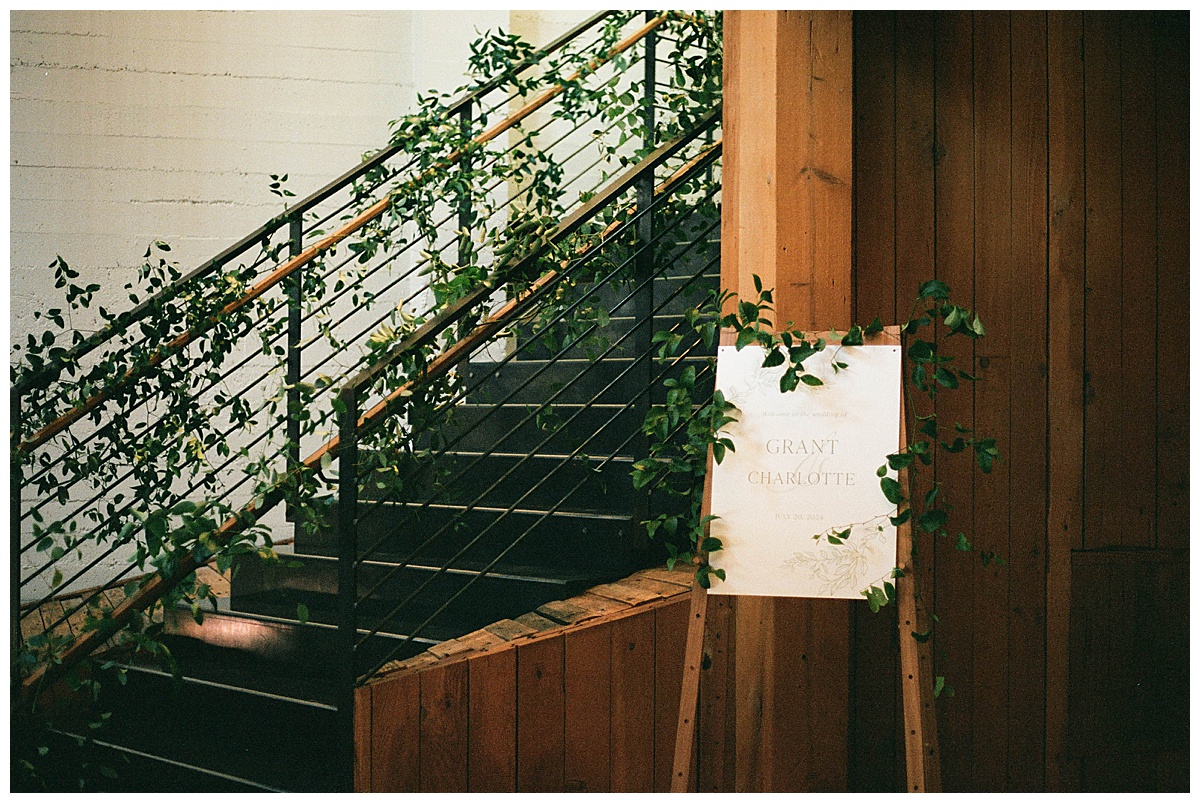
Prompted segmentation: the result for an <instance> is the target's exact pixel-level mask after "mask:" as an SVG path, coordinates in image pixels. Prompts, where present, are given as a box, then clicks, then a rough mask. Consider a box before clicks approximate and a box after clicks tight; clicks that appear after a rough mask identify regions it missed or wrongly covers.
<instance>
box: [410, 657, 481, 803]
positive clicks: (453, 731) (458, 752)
mask: <svg viewBox="0 0 1200 803" xmlns="http://www.w3.org/2000/svg"><path fill="white" fill-rule="evenodd" d="M418 677H419V678H420V687H421V749H420V754H421V791H422V792H462V791H464V790H465V789H466V788H467V712H468V709H469V707H470V701H469V698H468V694H467V664H466V662H464V661H454V662H451V663H446V664H440V665H435V666H432V667H430V668H429V669H425V670H423V671H422V672H420V674H419V675H418Z"/></svg>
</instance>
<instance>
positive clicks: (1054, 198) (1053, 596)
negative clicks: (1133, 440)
mask: <svg viewBox="0 0 1200 803" xmlns="http://www.w3.org/2000/svg"><path fill="white" fill-rule="evenodd" d="M1082 36H1083V18H1082V14H1081V13H1080V12H1077V11H1052V12H1050V13H1049V14H1048V15H1047V59H1046V61H1047V65H1048V73H1047V79H1048V94H1049V96H1050V97H1052V98H1061V99H1062V102H1059V103H1051V104H1049V105H1048V110H1049V117H1048V121H1047V147H1048V162H1049V165H1048V170H1049V205H1050V206H1049V212H1050V214H1049V241H1048V245H1049V248H1048V252H1047V253H1048V259H1049V264H1048V266H1047V267H1048V272H1049V281H1048V288H1047V289H1048V297H1049V303H1048V305H1047V307H1048V310H1049V318H1048V321H1047V338H1046V342H1047V346H1048V349H1049V351H1048V357H1049V377H1048V381H1049V387H1048V393H1049V397H1050V399H1051V400H1052V402H1051V403H1050V404H1049V405H1048V411H1049V417H1050V418H1049V438H1048V452H1049V455H1048V460H1049V471H1048V474H1047V481H1048V491H1047V495H1048V498H1049V510H1048V513H1047V555H1046V571H1047V574H1046V602H1047V611H1046V650H1047V654H1046V770H1045V772H1046V790H1047V791H1051V792H1059V791H1069V788H1070V786H1071V785H1070V784H1068V783H1067V778H1068V774H1073V775H1074V777H1075V778H1076V779H1077V778H1078V767H1077V766H1074V769H1073V770H1071V769H1069V768H1068V763H1067V762H1068V759H1067V757H1066V755H1065V754H1064V748H1065V740H1066V728H1067V671H1068V650H1067V643H1068V631H1069V625H1070V602H1069V601H1070V593H1071V548H1072V546H1076V547H1082V546H1083V415H1084V411H1083V386H1084V356H1083V347H1084V331H1083V323H1084V287H1085V285H1086V283H1087V277H1086V274H1085V270H1084V230H1083V222H1084V174H1083V49H1082V43H1081V42H1082Z"/></svg>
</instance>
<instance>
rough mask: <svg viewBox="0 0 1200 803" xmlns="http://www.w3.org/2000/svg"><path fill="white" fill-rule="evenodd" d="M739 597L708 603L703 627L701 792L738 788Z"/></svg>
mask: <svg viewBox="0 0 1200 803" xmlns="http://www.w3.org/2000/svg"><path fill="white" fill-rule="evenodd" d="M736 599H737V598H736V597H725V596H717V597H711V598H710V599H709V601H708V612H707V615H706V616H705V623H704V659H703V661H702V663H701V670H700V711H699V717H698V722H697V732H698V735H697V741H698V742H699V745H698V746H697V764H698V766H697V769H696V783H697V787H698V791H700V792H732V791H733V790H734V788H735V786H736V779H735V767H736V764H737V762H736V760H735V758H736V757H735V754H734V750H735V748H736V741H735V739H734V732H735V721H736V714H735V705H736V695H735V693H734V685H733V683H734V674H735V671H734V670H735V663H736V656H735V654H734V649H733V645H734V635H735V634H734V628H735V617H734V612H733V608H734V606H735V605H736V604H737V602H736Z"/></svg>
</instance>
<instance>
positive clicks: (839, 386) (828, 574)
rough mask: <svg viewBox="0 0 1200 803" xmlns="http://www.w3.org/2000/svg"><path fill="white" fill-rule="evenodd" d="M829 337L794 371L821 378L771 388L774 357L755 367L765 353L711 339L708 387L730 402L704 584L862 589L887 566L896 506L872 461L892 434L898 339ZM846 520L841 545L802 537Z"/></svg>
mask: <svg viewBox="0 0 1200 803" xmlns="http://www.w3.org/2000/svg"><path fill="white" fill-rule="evenodd" d="M834 349H837V346H835V345H832V344H831V345H830V346H828V347H827V349H826V351H824V352H821V353H819V354H816V355H814V356H812V357H809V358H808V359H807V360H805V362H804V367H805V369H806V370H807V371H808V372H810V373H812V374H814V375H815V376H817V377H819V378H820V379H821V380H822V381H823V382H824V383H825V384H824V385H821V386H818V387H810V386H808V385H804V384H801V385H800V386H799V387H798V388H797V389H796V390H794V391H790V392H788V393H782V392H780V390H779V377H780V375H781V374H782V373H783V371H784V366H782V365H780V366H776V367H774V368H763V367H762V363H763V358H764V351H763V349H762V348H761V347H758V346H748V347H746V348H744V349H742V350H741V351H738V350H736V349H735V348H733V347H732V346H722V347H721V348H720V350H719V351H718V356H717V387H718V388H720V389H721V391H722V392H723V393H724V394H725V397H726V398H727V399H728V400H729V401H730V402H732V403H733V404H735V405H736V406H737V407H738V410H737V411H736V412H731V413H730V415H731V416H733V417H736V418H737V419H738V422H737V423H734V424H729V425H727V426H726V427H725V428H724V429H722V430H721V431H722V433H723V434H727V435H729V437H730V438H731V439H732V440H733V443H734V446H735V449H736V451H732V452H726V453H725V458H724V460H723V461H722V462H721V464H720V465H715V464H714V466H713V483H712V512H713V514H714V515H716V516H719V517H720V518H718V519H716V520H714V521H713V522H712V524H711V525H710V528H711V529H710V535H713V536H716V537H717V538H720V539H721V541H722V543H723V545H724V548H723V549H721V550H718V551H716V552H713V553H712V554H711V555H710V560H711V563H712V565H713V567H714V568H720V569H724V570H725V573H726V580H725V581H724V582H721V581H718V580H714V582H713V586H712V589H711V593H714V594H749V595H766V596H780V597H831V598H842V599H862V598H863V597H862V595H861V594H860V593H859V592H860V591H862V590H863V589H865V588H867V587H869V586H871V585H875V584H878V585H882V583H883V582H884V581H885V580H888V579H890V577H891V572H892V568H893V567H894V566H895V565H896V528H895V527H894V526H893V525H892V524H891V522H889V521H888V516H889V514H894V513H895V506H894V505H892V504H891V503H890V502H888V501H887V499H886V498H885V497H884V495H883V492H882V491H881V490H880V487H879V477H878V476H877V474H876V470H877V469H878V468H879V466H880V465H883V464H884V463H885V462H886V460H887V455H888V454H891V453H892V452H895V451H896V449H897V446H898V444H899V440H900V347H899V346H897V345H883V346H856V347H845V348H842V349H840V351H839V352H838V357H837V359H838V361H839V362H843V363H846V364H847V365H848V366H849V367H848V368H845V369H842V370H841V371H839V372H838V373H837V374H836V375H835V374H834V372H833V367H832V365H831V364H830V362H831V360H830V357H831V356H832V354H833V350H834ZM847 528H848V529H849V530H850V535H849V537H848V538H847V539H846V540H845V542H844V543H841V544H831V543H829V541H828V540H827V539H826V538H824V537H822V538H821V539H820V540H819V541H818V540H814V539H813V536H814V535H817V534H821V533H828V532H831V531H835V532H836V531H840V530H845V529H847Z"/></svg>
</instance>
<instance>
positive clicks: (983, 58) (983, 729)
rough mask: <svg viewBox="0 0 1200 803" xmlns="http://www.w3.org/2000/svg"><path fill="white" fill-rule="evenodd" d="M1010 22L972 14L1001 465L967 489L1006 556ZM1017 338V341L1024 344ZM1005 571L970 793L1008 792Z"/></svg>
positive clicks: (978, 292) (978, 710) (983, 360)
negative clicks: (971, 492)
mask: <svg viewBox="0 0 1200 803" xmlns="http://www.w3.org/2000/svg"><path fill="white" fill-rule="evenodd" d="M1009 30H1010V18H1009V14H1008V13H1006V12H979V13H976V14H975V31H974V35H975V47H974V52H975V120H976V123H975V298H976V304H977V306H978V312H979V314H980V316H981V317H982V318H983V320H984V321H985V323H986V325H987V327H988V336H987V337H986V338H984V339H983V340H982V341H980V343H979V344H977V346H976V357H977V369H978V370H977V371H976V373H978V374H981V375H982V379H981V381H980V382H978V383H977V385H976V397H975V399H976V407H975V432H976V434H977V435H979V434H981V433H987V434H988V435H994V436H995V437H996V438H997V442H998V443H999V445H1000V448H1001V449H1002V450H1003V451H1004V453H1005V454H1006V455H1008V456H1009V458H1006V459H1005V460H1004V461H1002V462H999V463H997V464H996V465H995V466H994V467H993V469H992V472H991V474H990V475H989V476H986V477H983V478H981V479H980V480H978V481H977V482H976V484H975V511H974V513H975V519H974V531H975V539H974V540H975V547H976V549H977V550H983V551H992V552H996V553H999V554H1000V555H1001V556H1002V557H1004V559H1006V560H1007V559H1009V558H1010V557H1011V555H1012V550H1011V543H1010V540H1009V521H1008V516H1009V505H1010V503H1011V501H1012V500H1011V497H1010V495H1009V482H1010V480H1011V461H1010V458H1011V443H1012V440H1011V431H1010V426H1009V424H1010V418H1009V416H1010V408H1009V405H1010V391H1011V387H1012V357H1011V354H1012V342H1013V340H1014V339H1015V338H1016V337H1018V334H1017V333H1015V332H1013V331H1012V329H1011V325H1012V323H1011V321H1012V318H1011V313H1012V309H1011V304H1012V297H1013V294H1014V292H1015V287H1014V282H1013V280H1012V275H1011V271H1012V256H1013V252H1012V195H1011V193H1012V175H1011V165H1012V106H1011V104H1012V100H1011V91H1010V89H1011V84H1010V69H1011V50H1010V46H1009V42H1010V40H1009ZM1023 334H1024V333H1022V336H1023ZM1010 579H1011V576H1010V575H1009V574H1008V572H1007V571H1006V570H1005V569H1004V568H1002V567H1000V566H998V565H997V564H995V563H992V564H991V565H989V566H987V567H983V566H980V565H979V564H977V565H976V572H975V589H974V593H975V609H974V614H975V615H974V620H973V628H972V639H973V659H974V662H975V669H974V672H973V677H972V684H971V697H972V714H973V716H974V721H973V723H972V738H971V743H972V745H971V746H972V752H973V755H974V771H973V773H972V775H973V786H974V788H976V789H980V790H983V789H987V790H990V791H1006V790H1007V774H1008V733H1007V729H1006V728H1005V727H1004V723H1005V721H1006V720H1007V717H1008V709H1009V696H1008V684H1009V672H1008V670H1009V660H1010V659H1009V648H1010V645H1009V639H1008V629H1009V621H1008V606H1009V600H1010Z"/></svg>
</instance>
